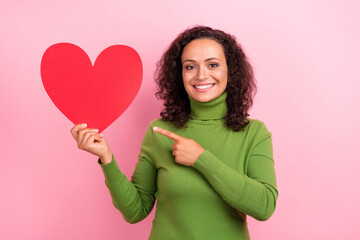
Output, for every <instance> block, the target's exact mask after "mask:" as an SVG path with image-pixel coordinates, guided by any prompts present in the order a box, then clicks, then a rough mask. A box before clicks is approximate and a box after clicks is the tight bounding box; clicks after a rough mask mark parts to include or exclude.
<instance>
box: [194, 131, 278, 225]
mask: <svg viewBox="0 0 360 240" xmlns="http://www.w3.org/2000/svg"><path fill="white" fill-rule="evenodd" d="M193 167H194V168H196V169H197V170H199V171H200V172H201V173H202V174H203V175H204V176H205V178H206V179H207V180H208V181H209V183H210V184H211V185H212V187H213V188H214V189H215V191H217V192H218V193H219V194H220V195H221V197H222V198H223V199H224V200H225V201H226V202H227V203H228V204H230V205H231V206H232V207H234V208H235V209H236V210H238V211H241V212H243V213H245V214H247V215H250V216H252V217H254V218H255V219H257V220H261V221H264V220H267V219H268V218H270V216H271V215H272V213H273V212H274V210H275V207H276V199H277V197H278V191H277V189H276V177H275V169H274V161H273V152H272V140H271V134H270V133H269V132H268V131H267V130H266V128H265V130H264V131H263V134H260V137H257V142H256V144H255V146H254V147H253V149H252V151H251V154H250V157H249V159H248V167H247V170H248V172H247V175H245V174H242V173H238V172H237V171H235V170H234V169H232V168H230V167H228V166H227V165H226V164H224V163H223V162H222V161H221V160H219V159H218V158H217V157H216V156H214V155H213V154H212V153H211V152H210V151H209V150H205V152H204V153H203V154H201V155H200V157H199V158H198V159H197V161H196V162H195V164H194V165H193Z"/></svg>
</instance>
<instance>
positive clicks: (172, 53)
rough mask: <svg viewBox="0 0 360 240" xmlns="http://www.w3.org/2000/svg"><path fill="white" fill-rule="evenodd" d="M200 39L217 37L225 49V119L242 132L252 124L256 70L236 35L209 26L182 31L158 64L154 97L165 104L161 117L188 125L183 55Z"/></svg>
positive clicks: (178, 125)
mask: <svg viewBox="0 0 360 240" xmlns="http://www.w3.org/2000/svg"><path fill="white" fill-rule="evenodd" d="M200 38H208V39H211V40H214V41H216V42H218V43H219V44H221V45H222V47H223V49H224V53H225V58H226V63H227V66H228V82H227V87H226V90H225V91H227V98H226V104H227V113H226V116H225V119H224V120H225V122H226V125H227V126H228V127H229V128H231V129H232V130H233V131H241V130H242V129H243V128H244V127H245V126H246V125H247V124H248V123H249V120H248V118H247V117H248V116H249V114H248V111H249V110H250V108H251V106H252V104H253V97H254V95H255V93H256V84H255V79H254V74H253V69H252V67H251V65H250V63H249V60H248V59H247V57H246V56H245V54H244V52H243V50H242V47H241V46H240V44H239V43H238V42H237V41H236V38H235V37H234V36H232V35H230V34H227V33H225V32H223V31H221V30H217V29H212V28H210V27H206V26H196V27H193V28H190V29H187V30H185V31H184V32H182V33H181V34H179V36H178V37H177V38H176V39H175V40H174V41H173V42H172V43H171V44H170V46H169V48H168V50H167V51H166V52H165V53H164V54H163V56H162V58H161V59H160V61H159V62H158V63H157V66H156V71H155V82H156V83H157V92H156V94H155V96H156V97H157V98H158V99H162V100H163V104H164V108H163V109H162V111H161V113H160V116H161V117H162V119H163V120H165V121H169V122H172V123H174V124H175V125H176V126H177V127H179V128H180V127H184V126H186V123H187V122H188V120H189V119H190V110H191V109H190V100H189V98H188V95H187V92H186V90H185V87H184V84H183V80H182V62H181V54H182V52H183V49H184V47H185V46H186V45H187V44H188V43H190V42H191V41H192V40H195V39H200Z"/></svg>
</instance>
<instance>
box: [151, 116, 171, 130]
mask: <svg viewBox="0 0 360 240" xmlns="http://www.w3.org/2000/svg"><path fill="white" fill-rule="evenodd" d="M153 127H160V128H163V129H166V130H169V131H176V129H177V127H176V126H175V125H174V124H173V123H171V122H168V121H165V120H162V119H161V118H158V119H155V120H153V121H151V122H150V124H149V128H151V129H152V128H153Z"/></svg>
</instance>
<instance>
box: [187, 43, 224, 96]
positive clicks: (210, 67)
mask: <svg viewBox="0 0 360 240" xmlns="http://www.w3.org/2000/svg"><path fill="white" fill-rule="evenodd" d="M181 62H182V65H183V66H182V77H183V82H184V87H185V90H186V92H187V93H188V94H189V95H190V97H192V98H193V99H195V100H196V101H199V102H208V101H211V100H213V99H215V98H217V97H219V96H220V95H221V94H222V93H223V92H224V91H225V89H226V85H227V81H228V79H227V76H228V68H227V64H226V58H225V54H224V50H223V47H222V46H221V44H219V43H218V42H216V41H215V40H211V39H208V38H201V39H195V40H193V41H191V42H190V43H189V44H188V45H186V46H185V48H184V50H183V52H182V55H181Z"/></svg>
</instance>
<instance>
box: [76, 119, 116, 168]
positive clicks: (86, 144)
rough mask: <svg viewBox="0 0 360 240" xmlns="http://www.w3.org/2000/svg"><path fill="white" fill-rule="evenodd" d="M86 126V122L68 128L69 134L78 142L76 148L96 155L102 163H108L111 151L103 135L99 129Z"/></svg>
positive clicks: (110, 158)
mask: <svg viewBox="0 0 360 240" xmlns="http://www.w3.org/2000/svg"><path fill="white" fill-rule="evenodd" d="M86 127H87V125H86V123H82V124H76V125H75V126H74V127H73V128H72V129H71V130H70V132H71V135H72V136H73V137H74V139H75V140H76V142H77V144H78V148H79V149H81V150H84V151H87V152H89V153H92V154H94V155H96V156H98V157H99V158H100V159H101V163H102V164H107V163H110V162H111V160H112V153H111V151H110V147H109V145H108V143H107V142H106V140H105V138H104V136H103V135H102V134H99V129H93V128H86Z"/></svg>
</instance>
